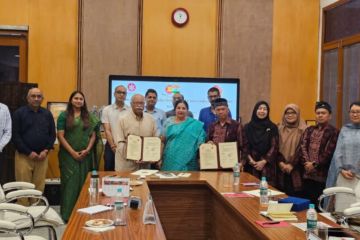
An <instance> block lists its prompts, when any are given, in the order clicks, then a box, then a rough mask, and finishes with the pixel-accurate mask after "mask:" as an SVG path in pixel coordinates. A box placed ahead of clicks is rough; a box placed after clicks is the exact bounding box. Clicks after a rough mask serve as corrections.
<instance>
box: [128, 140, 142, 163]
mask: <svg viewBox="0 0 360 240" xmlns="http://www.w3.org/2000/svg"><path fill="white" fill-rule="evenodd" d="M141 148H142V139H141V137H139V136H135V135H129V136H128V137H127V146H126V159H129V160H134V161H140V160H141Z"/></svg>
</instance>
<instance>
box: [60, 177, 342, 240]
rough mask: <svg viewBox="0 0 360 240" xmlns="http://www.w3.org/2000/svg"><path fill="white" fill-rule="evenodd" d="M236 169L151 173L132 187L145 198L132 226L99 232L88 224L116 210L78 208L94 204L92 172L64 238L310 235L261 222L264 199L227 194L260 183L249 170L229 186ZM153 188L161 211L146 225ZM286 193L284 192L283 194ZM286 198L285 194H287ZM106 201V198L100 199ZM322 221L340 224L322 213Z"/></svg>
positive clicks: (131, 216) (287, 237)
mask: <svg viewBox="0 0 360 240" xmlns="http://www.w3.org/2000/svg"><path fill="white" fill-rule="evenodd" d="M114 174H117V176H121V177H130V178H132V179H135V178H136V176H133V175H131V174H130V173H128V172H100V177H103V176H106V175H114ZM231 175H232V173H231V172H191V176H190V177H189V178H177V179H157V178H154V177H151V176H150V177H147V179H146V182H144V184H142V185H141V186H135V187H133V188H134V190H133V191H132V192H131V195H133V196H139V197H141V199H142V203H143V204H142V206H141V208H140V209H138V210H132V209H130V208H128V209H127V214H128V219H127V221H128V224H127V226H117V227H115V229H114V230H110V231H106V232H102V233H94V232H91V231H88V230H85V229H84V228H83V226H84V225H85V222H86V221H88V220H90V219H96V218H108V219H112V218H113V217H112V214H113V213H112V211H108V212H103V213H98V214H95V215H87V214H82V213H79V212H77V211H76V210H77V209H79V208H83V207H87V206H88V202H89V194H88V187H89V176H88V178H87V180H86V182H85V184H84V186H83V188H82V191H81V193H80V196H79V198H78V201H77V203H76V205H75V208H74V210H73V212H72V215H71V217H70V220H69V222H68V225H67V227H66V229H65V232H64V235H63V239H271V240H275V239H279V240H282V239H283V240H290V239H291V240H297V239H299V240H300V239H305V233H304V232H302V231H301V230H299V229H298V228H296V227H294V226H292V225H291V226H289V227H283V228H263V227H261V226H259V225H257V224H256V223H255V221H256V220H266V219H265V218H264V217H262V216H261V215H259V198H257V197H252V198H228V197H224V196H223V195H222V194H221V193H223V192H233V191H235V192H238V191H244V190H254V189H256V187H245V186H243V185H242V184H241V183H244V182H259V180H258V179H257V178H255V177H253V176H252V175H250V174H247V173H241V178H240V185H238V186H235V187H234V186H232V185H230V186H229V185H228V186H226V185H225V184H224V183H223V181H224V179H225V180H226V179H229V178H231ZM149 191H150V192H151V195H152V196H153V199H154V203H155V208H156V211H157V214H158V218H157V219H158V221H157V224H156V225H144V224H143V223H142V213H143V208H144V205H145V202H146V198H147V196H148V193H149ZM279 197H281V196H279ZM283 197H284V196H283ZM101 198H102V199H103V200H106V197H104V196H102V197H101ZM297 216H298V219H299V222H305V221H306V212H305V211H302V212H298V213H297ZM318 220H319V221H323V222H326V223H328V224H329V225H332V226H336V224H334V223H332V222H330V221H329V220H327V219H325V218H323V217H322V216H320V215H318Z"/></svg>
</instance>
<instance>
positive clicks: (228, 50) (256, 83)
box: [220, 0, 273, 123]
mask: <svg viewBox="0 0 360 240" xmlns="http://www.w3.org/2000/svg"><path fill="white" fill-rule="evenodd" d="M272 20H273V0H252V1H248V0H236V1H235V0H223V10H222V20H221V23H222V25H221V28H222V36H221V46H220V54H221V58H220V62H221V65H220V76H221V77H237V78H240V116H241V118H242V121H243V123H246V122H248V121H249V120H250V117H251V113H252V109H253V107H254V105H255V103H256V102H257V101H259V100H269V99H270V86H271V53H272V52H271V47H272V34H273V22H272ZM224 97H226V96H224Z"/></svg>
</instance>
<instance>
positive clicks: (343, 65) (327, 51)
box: [320, 0, 360, 127]
mask: <svg viewBox="0 0 360 240" xmlns="http://www.w3.org/2000/svg"><path fill="white" fill-rule="evenodd" d="M323 16H324V19H323V20H324V25H323V26H324V31H323V32H324V36H323V44H322V79H321V94H320V98H321V99H322V100H325V101H328V102H329V103H330V104H331V105H332V107H333V119H332V120H331V121H332V122H331V123H332V124H333V125H335V126H337V127H341V126H342V125H343V124H345V123H348V122H349V117H348V110H349V105H350V103H351V102H353V101H356V100H359V99H360V27H359V26H360V25H359V24H358V22H360V1H359V0H347V1H339V2H337V3H335V4H332V5H330V6H329V7H327V8H325V9H324V15H323Z"/></svg>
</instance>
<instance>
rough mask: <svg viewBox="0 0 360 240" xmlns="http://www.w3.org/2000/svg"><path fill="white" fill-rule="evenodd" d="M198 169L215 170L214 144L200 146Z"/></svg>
mask: <svg viewBox="0 0 360 240" xmlns="http://www.w3.org/2000/svg"><path fill="white" fill-rule="evenodd" d="M199 152H200V168H201V169H217V168H218V161H217V147H216V145H215V144H211V143H204V144H201V145H200V148H199Z"/></svg>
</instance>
